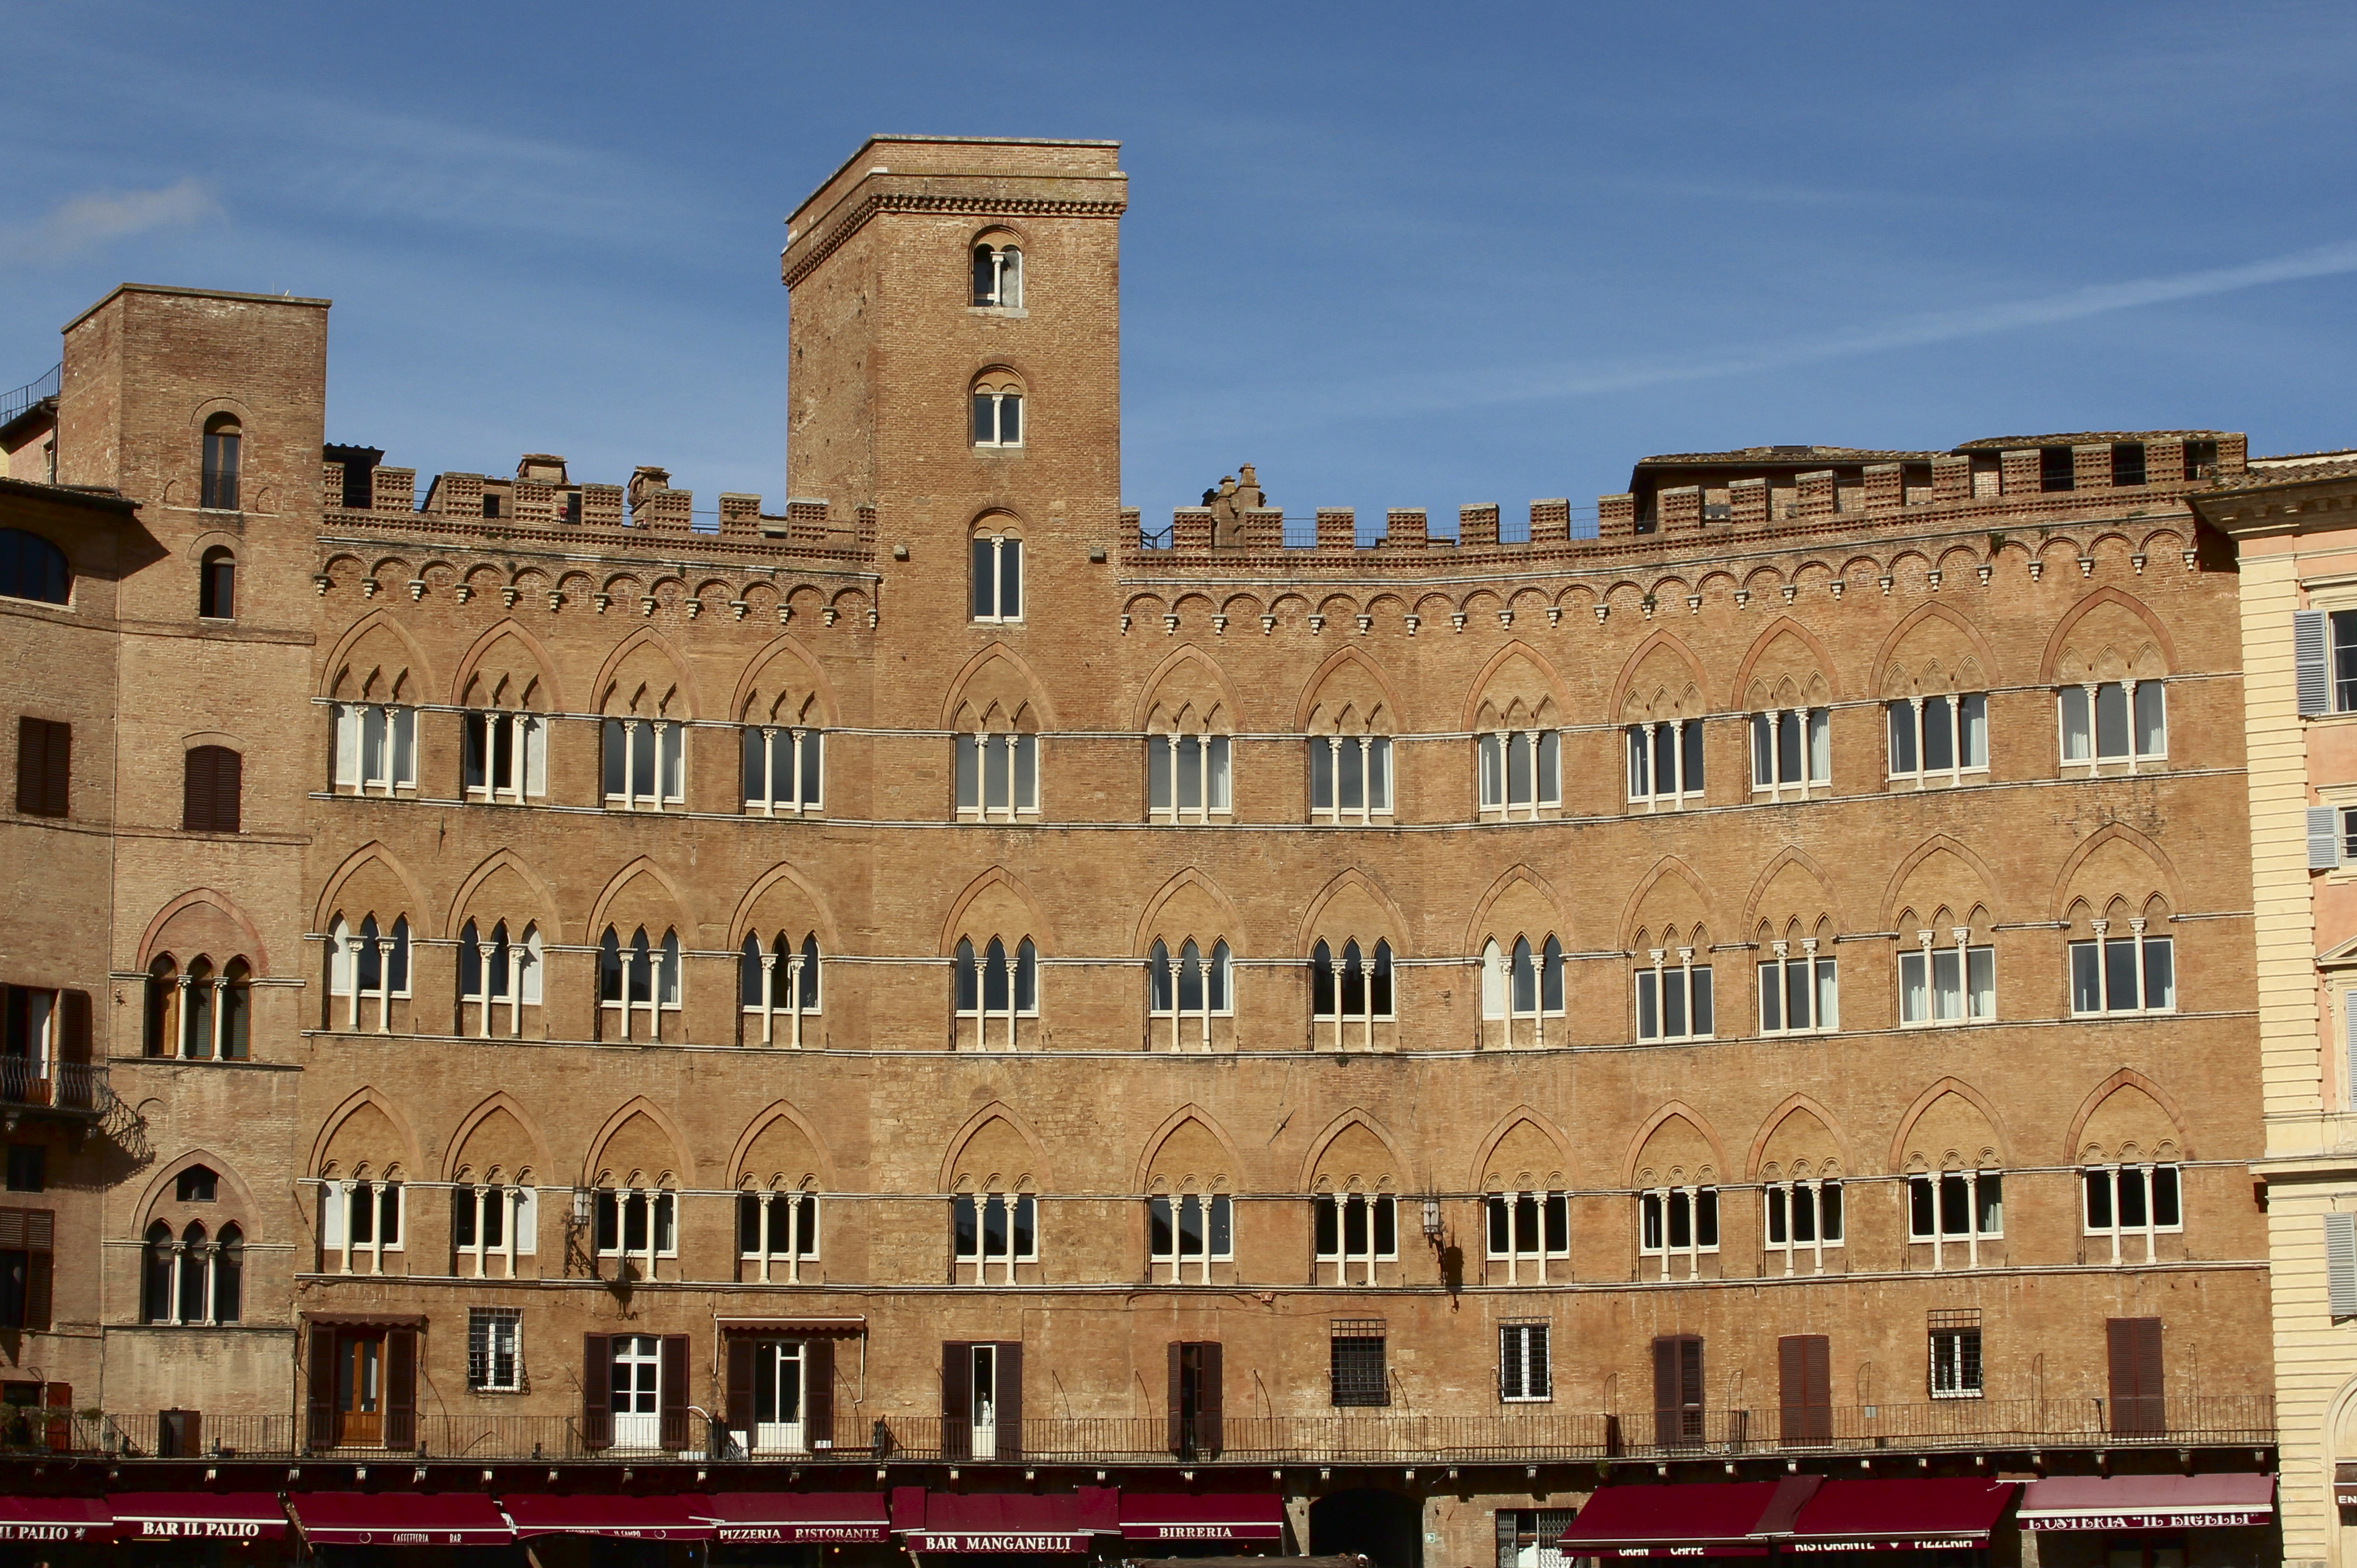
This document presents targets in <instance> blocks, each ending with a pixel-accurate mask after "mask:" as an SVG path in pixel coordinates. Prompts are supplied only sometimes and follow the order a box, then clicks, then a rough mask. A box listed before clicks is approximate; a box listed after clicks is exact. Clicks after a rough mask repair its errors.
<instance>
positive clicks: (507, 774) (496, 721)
mask: <svg viewBox="0 0 2357 1568" xmlns="http://www.w3.org/2000/svg"><path fill="white" fill-rule="evenodd" d="M502 743H504V744H505V746H506V747H507V759H506V760H507V767H506V768H504V769H502V768H500V746H501V744H502ZM478 747H479V750H478ZM478 762H479V763H480V764H481V767H480V768H479V769H478V768H476V766H475V765H476V764H477V763H478ZM458 777H459V785H460V788H461V789H462V790H463V792H464V793H465V795H466V798H467V799H468V800H474V801H505V802H507V803H508V804H510V805H514V806H521V805H522V804H523V803H524V802H525V801H526V800H541V799H544V798H545V797H546V795H547V794H548V720H547V719H546V718H545V717H544V716H543V715H542V714H529V713H523V712H522V711H520V710H517V709H512V708H478V709H475V710H472V711H470V712H469V713H468V714H467V715H466V727H465V731H464V733H463V734H462V735H461V736H460V746H459V760H458Z"/></svg>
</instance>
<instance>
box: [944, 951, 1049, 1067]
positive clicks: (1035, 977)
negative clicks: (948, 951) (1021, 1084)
mask: <svg viewBox="0 0 2357 1568" xmlns="http://www.w3.org/2000/svg"><path fill="white" fill-rule="evenodd" d="M956 969H957V1012H958V1017H959V1018H960V1019H961V1020H962V1021H963V1022H962V1024H961V1026H960V1030H959V1033H960V1035H961V1036H964V1035H966V1034H968V1033H969V1032H970V1033H971V1034H972V1036H973V1045H974V1048H976V1049H986V1048H987V1047H988V1045H989V1039H990V1027H991V1025H992V1023H993V1021H994V1020H996V1021H1001V1022H1003V1025H1004V1027H1005V1029H1006V1047H1005V1048H1006V1049H1007V1050H1010V1051H1011V1050H1013V1049H1014V1048H1015V1047H1016V1043H1017V1036H1016V1021H1017V1019H1020V1018H1036V1017H1038V1016H1039V949H1038V948H1037V947H1035V946H1033V945H1032V941H1031V939H1030V938H1029V937H1025V938H1023V939H1022V940H1019V941H1017V943H1016V944H1015V951H1014V954H1013V957H1012V959H1011V961H1010V959H1009V956H1008V953H1007V950H1006V940H1005V939H1003V938H1000V937H993V938H991V939H990V940H989V942H988V944H987V945H986V946H985V947H984V948H983V950H981V952H980V953H979V954H977V953H976V952H975V950H974V943H973V941H972V940H970V939H968V938H964V937H961V938H959V939H958V945H957V957H956Z"/></svg>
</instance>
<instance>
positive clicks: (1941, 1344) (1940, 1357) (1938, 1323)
mask: <svg viewBox="0 0 2357 1568" xmlns="http://www.w3.org/2000/svg"><path fill="white" fill-rule="evenodd" d="M1930 1362H1931V1377H1930V1385H1931V1394H1932V1398H1933V1399H1935V1400H1976V1399H1978V1398H1980V1397H1981V1315H1980V1310H1979V1309H1978V1308H1977V1307H1964V1308H1956V1309H1952V1310H1948V1311H1942V1312H1934V1313H1932V1315H1931V1353H1930Z"/></svg>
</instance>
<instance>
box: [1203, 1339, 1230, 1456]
mask: <svg viewBox="0 0 2357 1568" xmlns="http://www.w3.org/2000/svg"><path fill="white" fill-rule="evenodd" d="M1202 1356H1203V1365H1202V1370H1201V1372H1200V1375H1199V1376H1198V1378H1197V1380H1196V1402H1197V1409H1196V1413H1195V1446H1196V1448H1197V1449H1198V1450H1200V1452H1203V1453H1206V1454H1209V1455H1211V1456H1212V1457H1213V1458H1217V1457H1218V1456H1219V1453H1220V1449H1221V1447H1222V1444H1223V1442H1224V1440H1225V1437H1226V1434H1225V1433H1224V1432H1223V1431H1222V1423H1224V1422H1225V1420H1226V1419H1227V1413H1226V1401H1225V1395H1224V1391H1222V1388H1221V1386H1220V1385H1221V1382H1222V1378H1223V1377H1224V1376H1225V1369H1224V1368H1223V1367H1222V1364H1221V1362H1222V1357H1221V1355H1220V1342H1219V1341H1218V1340H1216V1339H1207V1340H1205V1341H1204V1342H1203V1345H1202Z"/></svg>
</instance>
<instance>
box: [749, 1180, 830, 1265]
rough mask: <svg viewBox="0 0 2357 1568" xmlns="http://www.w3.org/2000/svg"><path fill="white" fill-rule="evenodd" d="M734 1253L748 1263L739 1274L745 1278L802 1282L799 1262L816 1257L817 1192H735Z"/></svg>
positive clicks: (814, 1260)
mask: <svg viewBox="0 0 2357 1568" xmlns="http://www.w3.org/2000/svg"><path fill="white" fill-rule="evenodd" d="M737 1257H738V1259H739V1260H741V1261H742V1262H745V1263H746V1264H748V1265H749V1266H748V1268H746V1269H745V1270H744V1271H743V1273H742V1277H743V1278H745V1279H748V1280H758V1281H759V1282H760V1283H763V1284H790V1285H798V1284H800V1283H802V1265H803V1264H804V1263H806V1262H816V1261H817V1258H818V1194H817V1193H815V1192H811V1191H807V1190H805V1191H797V1192H779V1191H772V1192H755V1191H749V1190H748V1191H745V1192H740V1193H738V1194H737ZM773 1271H774V1272H773Z"/></svg>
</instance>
